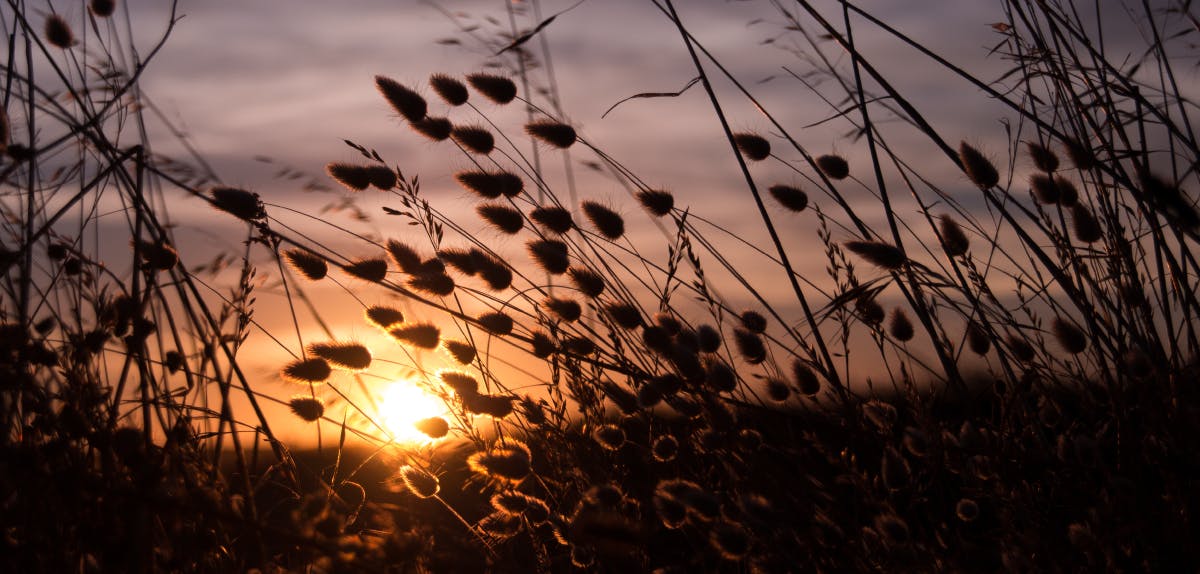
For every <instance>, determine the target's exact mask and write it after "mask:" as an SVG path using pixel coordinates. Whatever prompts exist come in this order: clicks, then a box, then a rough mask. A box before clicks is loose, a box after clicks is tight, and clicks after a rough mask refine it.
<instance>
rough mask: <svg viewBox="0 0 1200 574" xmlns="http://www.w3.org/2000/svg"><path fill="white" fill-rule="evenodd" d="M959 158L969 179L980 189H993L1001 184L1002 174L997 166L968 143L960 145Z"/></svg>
mask: <svg viewBox="0 0 1200 574" xmlns="http://www.w3.org/2000/svg"><path fill="white" fill-rule="evenodd" d="M958 158H959V160H960V161H961V162H962V167H963V171H964V172H966V174H967V177H968V178H970V179H971V182H973V183H974V184H975V185H977V186H979V188H980V189H984V190H987V189H991V188H993V187H995V186H996V184H997V183H1000V173H999V172H997V171H996V166H994V165H992V162H991V160H989V159H988V158H986V157H984V156H983V154H981V153H979V150H977V149H975V148H973V147H971V146H970V145H969V144H968V143H967V142H961V143H960V144H959V145H958Z"/></svg>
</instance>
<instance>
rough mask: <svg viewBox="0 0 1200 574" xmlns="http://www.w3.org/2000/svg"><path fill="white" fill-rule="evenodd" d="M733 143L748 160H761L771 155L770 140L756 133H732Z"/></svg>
mask: <svg viewBox="0 0 1200 574" xmlns="http://www.w3.org/2000/svg"><path fill="white" fill-rule="evenodd" d="M733 143H734V145H736V146H737V148H738V150H739V151H741V152H742V155H744V156H746V158H747V159H749V160H752V161H762V160H764V159H767V158H768V157H771V142H768V141H767V140H766V139H765V138H763V137H762V136H760V135H758V134H752V133H739V134H733Z"/></svg>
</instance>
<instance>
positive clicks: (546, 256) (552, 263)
mask: <svg viewBox="0 0 1200 574" xmlns="http://www.w3.org/2000/svg"><path fill="white" fill-rule="evenodd" d="M526 247H527V248H528V250H529V255H530V257H532V258H533V260H534V262H536V263H537V264H538V266H540V267H541V268H542V270H543V271H545V272H546V273H549V274H551V275H562V274H563V273H566V272H567V268H568V267H569V266H570V265H571V259H570V258H569V257H568V256H567V244H566V243H563V242H562V241H558V240H557V239H534V240H531V241H529V243H527V244H526Z"/></svg>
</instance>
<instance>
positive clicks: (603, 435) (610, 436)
mask: <svg viewBox="0 0 1200 574" xmlns="http://www.w3.org/2000/svg"><path fill="white" fill-rule="evenodd" d="M592 438H595V439H596V442H597V443H599V444H600V446H602V447H604V448H605V449H608V450H618V449H620V448H621V447H622V446H625V431H624V430H623V429H622V428H621V427H619V426H617V425H614V424H606V425H600V426H599V427H597V428H596V431H595V432H594V433H592Z"/></svg>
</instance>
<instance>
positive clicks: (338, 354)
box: [308, 341, 371, 371]
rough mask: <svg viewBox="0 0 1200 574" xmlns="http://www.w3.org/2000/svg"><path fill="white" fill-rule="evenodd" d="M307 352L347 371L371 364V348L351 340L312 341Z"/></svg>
mask: <svg viewBox="0 0 1200 574" xmlns="http://www.w3.org/2000/svg"><path fill="white" fill-rule="evenodd" d="M308 352H309V353H311V354H313V355H315V356H318V357H320V358H322V359H325V360H326V361H328V362H329V363H330V364H331V365H333V366H335V367H339V368H342V369H346V370H349V371H362V370H366V369H367V368H368V367H370V366H371V350H370V349H368V348H367V347H366V345H363V344H362V343H355V342H353V341H329V342H325V343H312V344H310V345H309V346H308Z"/></svg>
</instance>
